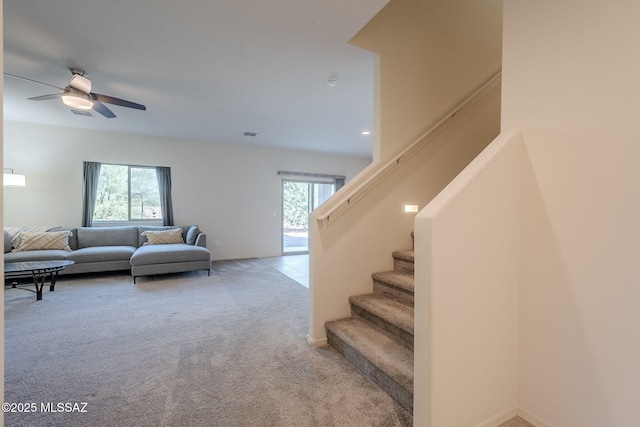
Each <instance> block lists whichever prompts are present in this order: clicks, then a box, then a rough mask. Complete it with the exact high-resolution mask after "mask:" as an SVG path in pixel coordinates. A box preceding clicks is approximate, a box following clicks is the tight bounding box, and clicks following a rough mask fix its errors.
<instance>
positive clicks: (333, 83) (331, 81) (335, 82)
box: [327, 77, 338, 87]
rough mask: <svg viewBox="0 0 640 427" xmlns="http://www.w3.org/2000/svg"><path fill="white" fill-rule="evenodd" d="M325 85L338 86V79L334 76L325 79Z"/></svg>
mask: <svg viewBox="0 0 640 427" xmlns="http://www.w3.org/2000/svg"><path fill="white" fill-rule="evenodd" d="M327 86H329V87H336V86H338V79H336V78H335V77H332V78H329V79H327Z"/></svg>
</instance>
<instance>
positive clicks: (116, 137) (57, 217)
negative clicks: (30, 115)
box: [4, 122, 370, 259]
mask: <svg viewBox="0 0 640 427" xmlns="http://www.w3.org/2000/svg"><path fill="white" fill-rule="evenodd" d="M4 125H5V127H4V166H5V167H10V168H13V169H14V170H15V171H16V173H22V174H25V175H26V177H27V186H26V187H25V188H8V189H6V190H5V194H4V215H5V217H4V221H5V222H4V225H5V226H26V225H54V226H57V225H61V226H78V225H80V221H81V217H82V194H81V193H82V162H83V161H85V160H86V161H98V162H103V163H123V164H137V165H151V166H170V167H171V173H172V186H173V189H172V195H173V208H174V220H175V223H176V224H198V225H199V226H200V227H201V229H202V230H203V231H204V232H205V233H206V234H207V240H208V242H207V243H208V247H209V249H211V251H212V256H213V258H214V259H237V258H249V257H264V256H277V255H280V254H281V177H279V176H278V175H277V172H278V171H279V170H286V171H294V172H313V173H326V174H336V175H346V176H347V180H348V179H350V178H351V177H352V176H354V175H355V174H357V173H358V172H359V171H360V170H362V169H363V168H364V167H366V166H367V164H369V162H370V160H369V159H361V158H350V157H343V156H332V155H325V154H317V153H308V152H307V153H305V152H294V151H282V150H272V149H265V148H256V147H250V146H233V145H226V144H216V143H207V142H197V141H181V140H175V139H160V138H152V137H143V136H135V135H126V134H115V133H108V132H96V131H88V130H80V129H70V128H63V127H56V126H45V125H32V124H25V123H18V122H5V124H4ZM216 241H219V242H220V245H219V246H217V247H216V246H215V242H216Z"/></svg>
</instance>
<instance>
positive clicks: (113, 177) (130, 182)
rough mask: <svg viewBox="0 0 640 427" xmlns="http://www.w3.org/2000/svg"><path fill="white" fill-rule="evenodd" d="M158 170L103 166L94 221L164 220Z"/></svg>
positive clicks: (126, 166) (138, 167) (139, 167)
mask: <svg viewBox="0 0 640 427" xmlns="http://www.w3.org/2000/svg"><path fill="white" fill-rule="evenodd" d="M161 206H162V205H161V202H160V190H159V187H158V178H157V175H156V168H155V167H145V166H128V165H110V164H102V165H100V174H99V177H98V187H97V191H96V198H95V210H94V213H93V221H95V222H99V221H146V220H162V207H161Z"/></svg>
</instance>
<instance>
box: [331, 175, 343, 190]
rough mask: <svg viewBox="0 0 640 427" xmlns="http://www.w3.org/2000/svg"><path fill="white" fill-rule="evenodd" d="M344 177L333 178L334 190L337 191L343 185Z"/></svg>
mask: <svg viewBox="0 0 640 427" xmlns="http://www.w3.org/2000/svg"><path fill="white" fill-rule="evenodd" d="M344 180H345V179H344V178H334V179H333V185H334V186H335V191H338V190H339V189H341V188H342V186H343V185H344Z"/></svg>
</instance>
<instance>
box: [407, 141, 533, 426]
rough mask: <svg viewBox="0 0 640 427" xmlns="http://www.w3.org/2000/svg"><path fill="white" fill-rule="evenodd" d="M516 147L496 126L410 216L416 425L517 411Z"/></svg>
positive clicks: (490, 420) (494, 421) (460, 422)
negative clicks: (457, 171)
mask: <svg viewBox="0 0 640 427" xmlns="http://www.w3.org/2000/svg"><path fill="white" fill-rule="evenodd" d="M521 156H522V137H521V135H520V134H519V133H518V132H511V133H508V134H503V135H500V136H499V137H498V138H497V139H496V140H495V141H493V142H492V143H491V144H490V145H489V146H488V147H487V148H486V149H485V150H484V151H483V152H482V153H480V155H479V156H478V157H477V158H475V159H474V161H473V162H472V163H471V164H470V165H469V166H468V167H467V168H465V169H464V170H463V171H462V172H461V173H460V174H459V175H458V176H457V177H456V178H455V179H454V180H453V181H452V182H451V183H450V184H449V185H448V186H447V187H446V188H445V189H444V190H443V191H442V192H441V193H440V194H438V196H436V197H435V198H434V199H433V200H432V201H431V202H430V203H429V204H428V205H427V207H426V208H424V209H423V210H422V211H421V212H420V213H419V214H418V215H417V217H416V221H415V234H416V242H415V261H416V262H415V268H416V270H415V316H416V317H415V333H416V335H415V365H414V408H415V409H414V425H416V426H433V427H439V426H447V427H481V426H482V427H494V426H498V425H499V424H501V423H503V422H505V421H507V420H509V419H511V418H513V417H515V416H516V413H517V406H516V402H517V397H516V381H517V357H518V354H517V348H518V286H519V256H520V250H519V249H520V177H521V163H522V159H521Z"/></svg>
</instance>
